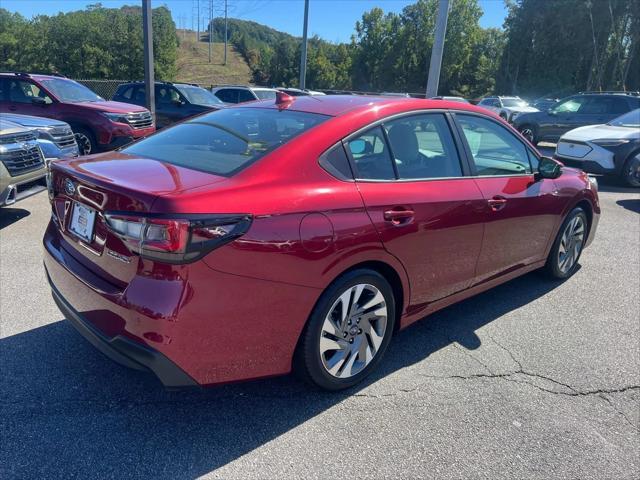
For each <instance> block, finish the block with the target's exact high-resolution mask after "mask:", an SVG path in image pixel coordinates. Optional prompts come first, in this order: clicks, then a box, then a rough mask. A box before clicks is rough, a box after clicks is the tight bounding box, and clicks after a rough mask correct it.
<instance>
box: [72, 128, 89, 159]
mask: <svg viewBox="0 0 640 480" xmlns="http://www.w3.org/2000/svg"><path fill="white" fill-rule="evenodd" d="M75 136H76V143H77V144H78V149H79V150H80V155H89V154H90V153H91V139H90V138H89V137H88V136H87V135H86V134H84V133H81V132H80V133H76V134H75Z"/></svg>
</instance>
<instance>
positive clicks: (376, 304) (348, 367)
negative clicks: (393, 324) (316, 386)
mask: <svg viewBox="0 0 640 480" xmlns="http://www.w3.org/2000/svg"><path fill="white" fill-rule="evenodd" d="M386 329H387V304H386V302H385V299H384V296H383V295H382V293H381V292H380V290H378V289H377V288H376V287H374V286H373V285H370V284H358V285H354V286H353V287H350V288H348V289H347V290H346V291H345V292H343V293H342V295H340V297H339V298H338V299H337V300H336V301H335V302H334V303H333V305H332V306H331V308H330V309H329V313H328V314H327V316H326V317H325V320H324V323H323V325H322V332H321V333H320V357H321V359H322V365H323V366H324V368H325V369H326V370H327V372H329V374H330V375H332V376H334V377H337V378H350V377H353V376H354V375H357V374H358V373H360V372H361V371H362V370H364V368H365V367H366V366H367V365H369V363H370V362H371V360H373V358H374V357H375V355H376V353H378V350H379V349H380V345H381V344H382V341H383V339H384V336H385V333H386Z"/></svg>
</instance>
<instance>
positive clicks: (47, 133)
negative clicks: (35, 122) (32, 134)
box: [38, 127, 53, 142]
mask: <svg viewBox="0 0 640 480" xmlns="http://www.w3.org/2000/svg"><path fill="white" fill-rule="evenodd" d="M52 130H53V129H52V128H51V127H40V128H38V138H41V139H43V140H49V141H51V142H52V141H53V135H51V132H52Z"/></svg>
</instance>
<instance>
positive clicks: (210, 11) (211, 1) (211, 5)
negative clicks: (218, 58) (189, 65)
mask: <svg viewBox="0 0 640 480" xmlns="http://www.w3.org/2000/svg"><path fill="white" fill-rule="evenodd" d="M212 18H213V0H209V63H211V36H212V35H211V33H212V29H211V19H212Z"/></svg>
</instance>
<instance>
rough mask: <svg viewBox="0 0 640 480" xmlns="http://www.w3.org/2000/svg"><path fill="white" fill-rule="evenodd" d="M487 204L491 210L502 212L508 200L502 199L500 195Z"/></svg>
mask: <svg viewBox="0 0 640 480" xmlns="http://www.w3.org/2000/svg"><path fill="white" fill-rule="evenodd" d="M487 203H488V204H489V207H491V210H493V211H494V212H497V211H498V210H502V209H503V208H504V207H505V205H506V204H507V199H506V198H504V197H501V196H500V195H496V196H495V197H493V198H492V199H490V200H487Z"/></svg>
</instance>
